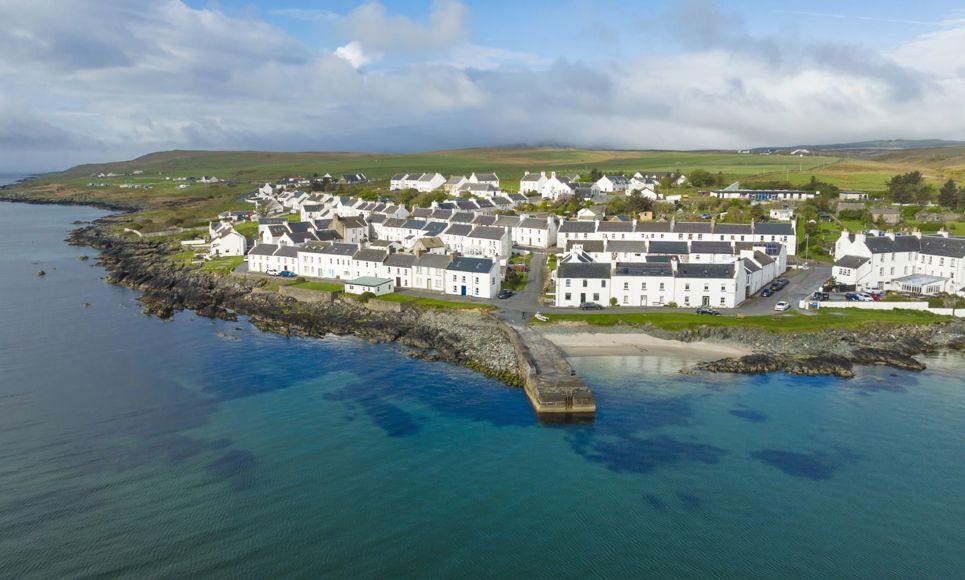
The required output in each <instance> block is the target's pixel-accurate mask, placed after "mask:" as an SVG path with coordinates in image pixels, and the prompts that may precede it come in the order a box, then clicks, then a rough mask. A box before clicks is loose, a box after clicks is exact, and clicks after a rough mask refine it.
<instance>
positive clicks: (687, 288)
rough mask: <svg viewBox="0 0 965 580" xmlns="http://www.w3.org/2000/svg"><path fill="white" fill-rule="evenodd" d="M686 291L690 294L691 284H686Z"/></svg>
mask: <svg viewBox="0 0 965 580" xmlns="http://www.w3.org/2000/svg"><path fill="white" fill-rule="evenodd" d="M684 290H686V291H687V292H690V283H689V282H688V283H686V284H684Z"/></svg>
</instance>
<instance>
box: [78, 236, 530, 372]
mask: <svg viewBox="0 0 965 580" xmlns="http://www.w3.org/2000/svg"><path fill="white" fill-rule="evenodd" d="M68 241H69V242H70V243H71V244H74V245H84V246H92V247H94V248H96V249H98V250H100V255H99V257H98V263H99V264H101V265H102V266H104V267H105V268H106V269H107V271H108V276H107V281H108V282H110V283H112V284H121V285H124V286H127V287H129V288H133V289H135V290H139V291H141V292H143V295H142V296H141V297H140V299H139V300H140V302H141V303H142V304H143V306H144V312H145V313H146V314H149V315H152V316H157V317H158V318H162V319H169V318H171V317H172V316H174V315H175V314H176V313H177V312H179V311H182V310H193V311H195V313H196V314H197V315H198V316H205V317H209V318H218V319H222V320H237V318H238V316H239V315H246V316H248V317H249V321H250V322H251V323H252V324H254V325H255V326H256V327H258V328H260V329H262V330H265V331H269V332H275V333H278V334H282V335H285V336H292V335H304V336H315V337H324V336H325V335H328V334H336V335H354V336H358V337H360V338H363V339H367V340H369V341H372V342H379V343H397V344H400V345H403V346H405V347H407V348H410V349H413V350H411V351H409V352H410V354H415V355H416V356H419V357H420V358H425V359H429V360H437V361H445V362H450V363H455V364H460V365H463V366H466V367H469V368H472V369H474V370H477V371H479V372H482V373H484V374H486V375H489V376H492V377H494V378H497V379H499V380H501V381H503V382H506V383H508V384H512V385H516V386H519V385H521V379H520V377H519V373H518V365H517V361H516V354H515V351H514V350H513V347H512V345H511V344H510V343H509V341H508V340H506V337H505V335H504V333H503V329H502V328H501V325H500V323H499V322H498V321H497V320H495V319H494V318H493V317H492V316H490V315H489V314H487V313H486V312H483V311H479V310H447V309H433V308H418V307H417V308H410V309H406V310H404V311H403V312H375V311H372V310H370V309H367V308H364V307H363V306H362V305H359V304H357V303H353V302H350V301H347V300H344V301H343V300H335V301H332V302H300V301H297V300H295V299H294V298H292V297H289V296H284V295H281V294H279V293H278V292H275V291H271V290H270V289H269V288H265V286H266V285H267V284H268V282H269V280H266V279H265V278H263V277H255V276H251V277H242V276H235V275H230V274H220V273H212V272H203V271H200V270H198V269H196V268H193V267H190V266H186V265H183V264H180V263H178V262H176V261H173V260H171V259H169V258H168V256H169V255H170V254H171V253H172V252H173V250H172V249H171V248H169V247H168V246H167V245H166V244H165V243H164V242H158V241H153V240H139V239H131V238H129V237H127V238H122V237H118V236H114V235H112V234H111V233H110V232H109V230H108V228H105V227H101V226H99V225H94V226H89V227H85V228H81V229H78V230H75V231H74V232H72V233H71V235H70V237H69V239H68Z"/></svg>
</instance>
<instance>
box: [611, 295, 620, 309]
mask: <svg viewBox="0 0 965 580" xmlns="http://www.w3.org/2000/svg"><path fill="white" fill-rule="evenodd" d="M618 305H619V304H618V302H617V299H616V296H614V297H612V298H610V306H613V307H616V306H618Z"/></svg>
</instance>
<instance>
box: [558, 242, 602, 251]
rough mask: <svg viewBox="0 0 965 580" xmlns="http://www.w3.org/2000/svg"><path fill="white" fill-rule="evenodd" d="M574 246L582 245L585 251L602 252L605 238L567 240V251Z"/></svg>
mask: <svg viewBox="0 0 965 580" xmlns="http://www.w3.org/2000/svg"><path fill="white" fill-rule="evenodd" d="M573 246H582V247H583V251H584V252H593V253H602V252H603V240H567V241H566V251H567V252H569V251H570V250H571V249H572V248H573Z"/></svg>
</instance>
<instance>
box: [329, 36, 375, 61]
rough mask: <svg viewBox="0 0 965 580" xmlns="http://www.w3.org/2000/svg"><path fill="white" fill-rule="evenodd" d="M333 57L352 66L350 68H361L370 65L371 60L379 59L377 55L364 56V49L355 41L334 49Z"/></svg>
mask: <svg viewBox="0 0 965 580" xmlns="http://www.w3.org/2000/svg"><path fill="white" fill-rule="evenodd" d="M335 56H337V57H339V58H341V59H342V60H345V61H346V62H348V63H349V64H350V65H352V68H362V67H363V66H365V65H367V64H369V63H371V62H372V61H373V60H376V59H378V58H379V57H378V55H374V56H369V55H368V54H366V53H365V49H364V48H363V47H362V43H361V42H359V41H357V40H353V41H352V42H350V43H348V44H346V45H345V46H340V47H338V48H336V49H335Z"/></svg>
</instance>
